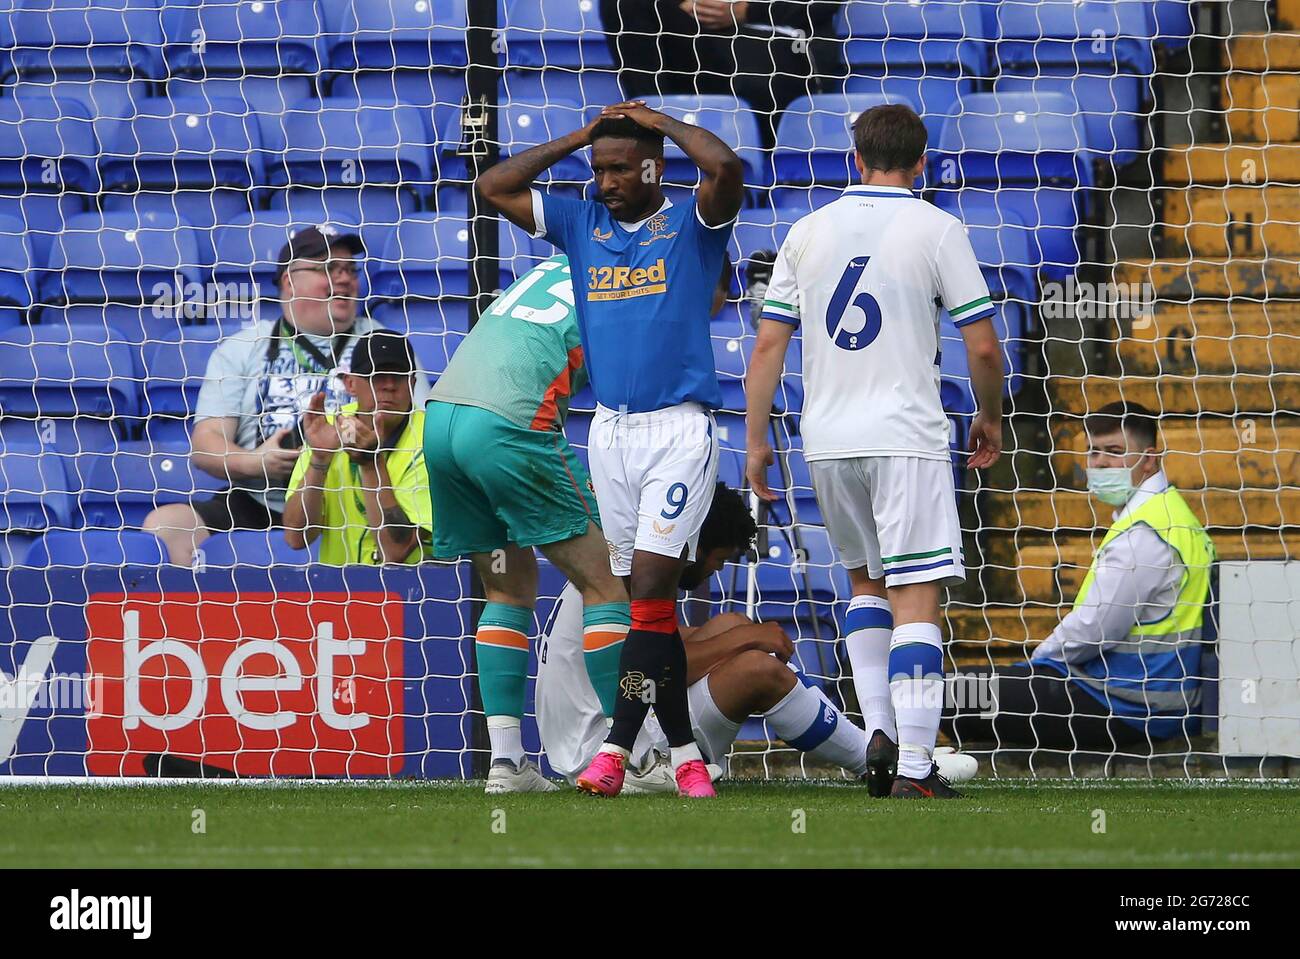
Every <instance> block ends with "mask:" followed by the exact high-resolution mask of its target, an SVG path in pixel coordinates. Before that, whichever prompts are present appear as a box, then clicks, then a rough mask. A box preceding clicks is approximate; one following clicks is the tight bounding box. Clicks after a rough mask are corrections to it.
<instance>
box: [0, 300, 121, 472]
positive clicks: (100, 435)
mask: <svg viewBox="0 0 1300 959" xmlns="http://www.w3.org/2000/svg"><path fill="white" fill-rule="evenodd" d="M0 356H4V357H5V361H4V363H3V364H0V411H3V415H0V440H4V441H5V442H9V443H12V442H18V443H35V444H38V445H41V446H44V447H46V448H47V449H48V450H49V451H50V453H51V455H53V456H57V457H61V458H65V459H66V460H67V477H68V482H69V483H70V484H72V485H71V487H70V488H72V489H79V488H80V483H81V481H82V480H84V478H85V475H86V471H87V469H88V466H87V464H84V463H82V462H81V461H80V457H81V455H82V454H85V453H88V452H98V451H100V450H103V449H109V448H112V447H113V445H114V444H115V443H117V442H119V441H120V440H122V439H124V438H125V437H126V436H127V435H129V433H130V431H131V430H132V429H134V428H135V427H136V426H137V425H138V419H137V417H138V415H139V405H140V399H139V390H140V383H139V374H138V372H137V371H136V359H135V357H134V356H133V351H132V349H131V347H129V346H127V345H126V344H124V343H120V342H105V336H104V329H103V328H102V327H93V326H92V327H68V326H57V325H56V326H41V325H37V326H31V327H19V328H16V329H12V330H9V331H7V332H6V333H4V334H0Z"/></svg>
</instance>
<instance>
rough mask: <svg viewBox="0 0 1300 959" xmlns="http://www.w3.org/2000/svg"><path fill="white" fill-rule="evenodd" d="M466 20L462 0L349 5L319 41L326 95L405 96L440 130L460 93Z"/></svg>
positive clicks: (393, 0) (384, 0) (404, 99)
mask: <svg viewBox="0 0 1300 959" xmlns="http://www.w3.org/2000/svg"><path fill="white" fill-rule="evenodd" d="M328 18H329V17H328V15H327V19H328ZM466 24H467V21H466V15H465V0H425V2H423V3H413V2H411V0H375V2H367V3H357V4H349V5H348V6H347V8H346V9H345V10H343V11H342V19H341V20H340V21H339V28H338V33H337V35H331V36H330V37H329V38H328V40H327V42H328V45H329V65H330V77H331V79H330V83H329V93H330V96H331V97H340V96H349V95H351V96H360V97H365V98H368V99H377V100H394V101H397V102H401V103H409V104H412V105H414V106H418V107H420V108H421V109H423V110H424V111H427V112H432V114H433V121H434V125H433V129H434V130H441V129H442V128H443V126H444V125H445V124H446V122H447V118H448V117H449V116H450V115H451V114H453V113H454V112H455V111H456V110H458V109H459V108H460V104H461V101H462V100H463V99H464V98H465V65H466V62H467V61H466V49H465V31H466Z"/></svg>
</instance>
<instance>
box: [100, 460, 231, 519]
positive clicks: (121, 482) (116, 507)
mask: <svg viewBox="0 0 1300 959" xmlns="http://www.w3.org/2000/svg"><path fill="white" fill-rule="evenodd" d="M93 459H94V463H93V465H92V466H91V467H90V471H89V475H88V476H87V477H86V481H85V485H84V487H83V488H82V490H81V497H80V501H81V517H82V522H83V524H84V525H85V526H86V527H88V528H92V529H122V528H128V529H130V528H137V527H139V526H141V525H142V524H143V523H144V518H145V517H146V516H148V515H149V513H151V512H152V511H153V510H154V509H155V508H156V507H158V506H162V505H164V504H166V503H185V502H189V501H190V500H192V499H206V498H207V497H208V496H210V495H211V494H213V493H216V492H218V491H219V490H223V489H225V488H226V485H227V484H225V483H223V482H221V481H219V480H217V479H215V478H214V477H212V476H209V475H208V474H207V473H205V472H203V471H202V470H200V469H198V468H197V467H195V466H194V465H193V464H192V463H191V462H190V445H189V443H170V444H167V445H155V444H153V443H150V442H147V441H146V442H134V443H120V444H118V446H117V448H116V449H114V450H112V451H111V452H108V453H104V454H101V455H98V456H95V457H94V458H93Z"/></svg>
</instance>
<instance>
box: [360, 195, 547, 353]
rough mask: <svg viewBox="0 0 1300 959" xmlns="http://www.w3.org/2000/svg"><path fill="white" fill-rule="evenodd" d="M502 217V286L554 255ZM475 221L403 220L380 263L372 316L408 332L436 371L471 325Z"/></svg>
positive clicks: (429, 216)
mask: <svg viewBox="0 0 1300 959" xmlns="http://www.w3.org/2000/svg"><path fill="white" fill-rule="evenodd" d="M499 222H500V226H499V229H500V236H499V239H498V243H499V245H500V250H501V273H500V275H499V279H498V282H499V284H500V286H501V287H502V288H504V287H506V286H508V285H509V284H510V283H512V282H514V278H515V276H517V275H522V274H523V273H524V272H525V271H526V270H528V269H529V268H531V267H532V266H533V265H535V264H536V263H537V262H539V261H540V260H542V259H544V258H545V257H546V256H549V255H550V252H549V251H542V250H541V249H540V248H539V246H538V245H537V244H536V243H535V242H534V241H533V240H532V239H531V238H530V237H529V236H528V235H527V234H525V233H524V232H523V231H521V230H519V229H517V228H516V227H514V226H512V225H511V224H509V223H506V222H505V221H504V220H502V221H499ZM469 229H470V227H469V223H468V221H466V220H464V219H462V218H461V217H456V216H442V215H433V214H426V215H422V216H414V217H410V218H408V219H406V220H404V221H402V223H401V225H400V226H399V227H398V229H397V230H396V231H394V232H393V233H392V234H391V236H390V238H389V241H388V243H387V245H386V246H385V248H384V251H383V254H382V256H381V257H380V258H379V261H380V262H379V263H377V264H376V266H375V296H376V297H377V298H378V299H377V302H376V303H375V305H374V307H373V309H372V311H371V315H372V316H374V318H375V320H376V321H377V322H379V323H381V324H382V325H384V326H386V327H388V328H389V329H393V330H399V331H401V332H404V333H406V334H408V335H409V336H410V338H411V345H412V347H413V348H414V349H415V354H416V358H417V359H418V360H419V361H420V368H421V369H422V370H423V371H424V372H425V373H427V374H429V375H430V376H435V377H436V376H438V375H440V374H441V373H442V371H443V370H444V369H446V366H447V362H448V361H449V360H450V359H451V355H452V353H454V352H455V349H456V346H457V345H458V344H459V343H460V341H461V339H463V338H464V335H465V333H466V332H468V330H469V314H470V309H469V306H470V304H469V296H468V294H469V270H470V262H469Z"/></svg>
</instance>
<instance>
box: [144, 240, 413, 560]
mask: <svg viewBox="0 0 1300 959" xmlns="http://www.w3.org/2000/svg"><path fill="white" fill-rule="evenodd" d="M363 252H364V248H363V246H362V243H361V239H360V237H357V236H355V235H353V234H340V233H339V232H338V231H336V230H333V229H332V228H330V227H308V228H306V229H303V230H299V231H298V232H297V233H295V234H293V235H292V236H291V237H290V238H289V241H288V242H287V243H286V244H285V245H284V248H283V249H282V250H281V251H280V258H279V269H278V270H277V272H276V285H277V287H278V289H279V292H280V300H281V303H282V305H283V308H284V316H283V318H282V319H278V320H273V321H272V320H264V321H262V322H259V323H257V324H256V325H255V326H253V327H251V328H249V329H246V330H241V331H240V332H238V333H236V334H234V335H233V336H230V337H228V338H227V339H225V340H224V341H222V343H221V344H220V345H219V346H218V347H217V349H216V350H215V351H214V352H213V354H212V356H211V358H210V359H209V360H208V368H207V372H206V375H205V378H204V381H203V386H202V388H201V390H200V391H199V400H198V407H197V410H196V412H195V424H194V431H193V434H192V437H191V446H192V454H191V455H192V456H193V461H194V465H195V466H197V467H198V468H199V469H201V470H203V471H204V472H205V473H210V474H211V475H213V476H215V477H217V478H218V479H221V480H227V481H228V482H229V483H230V489H229V490H228V491H226V492H224V493H220V494H218V495H217V496H215V497H213V498H212V499H210V500H206V501H196V502H193V503H173V504H169V505H167V506H160V507H158V508H157V509H155V510H154V511H153V512H152V513H150V514H149V515H148V516H147V517H145V521H144V529H145V531H146V532H150V533H153V534H154V535H156V536H158V537H159V538H160V539H162V540H163V542H164V543H166V544H167V550H168V553H169V555H170V557H171V560H172V562H173V563H178V564H181V565H184V566H188V565H190V563H191V562H192V560H193V557H194V552H195V550H197V549H198V548H199V546H200V545H201V544H202V543H203V542H204V540H206V539H207V538H208V537H209V536H211V535H212V534H213V533H219V532H227V531H229V530H239V529H254V530H264V529H273V528H279V527H280V526H281V525H282V515H283V513H284V490H285V486H286V485H287V483H288V481H289V476H290V474H291V473H292V472H293V467H294V464H295V463H296V462H297V461H298V453H299V450H300V448H301V446H302V436H301V432H300V427H299V418H300V416H301V414H302V411H303V410H304V409H306V407H307V404H308V403H309V402H310V400H311V398H312V397H313V396H314V395H315V394H317V393H319V392H324V393H325V394H326V396H327V397H328V399H327V407H328V408H331V409H332V408H334V407H336V406H338V405H341V404H342V403H344V402H347V395H346V391H345V390H344V388H343V384H342V382H341V378H340V376H339V375H338V372H339V371H340V370H341V371H346V370H347V369H348V363H349V360H350V358H351V355H352V350H353V348H354V347H355V345H356V342H357V340H358V339H359V338H360V337H361V336H362V335H363V334H366V333H369V332H370V331H371V330H373V329H375V328H376V327H377V326H378V324H377V323H375V322H374V320H372V319H371V318H370V317H368V316H361V317H358V316H357V305H358V302H359V297H358V290H359V283H358V279H357V265H356V261H355V257H356V256H358V255H359V254H362V253H363ZM427 395H428V383H427V382H426V381H425V379H424V377H423V376H420V377H419V378H418V380H417V383H416V395H415V402H416V404H418V406H423V404H424V401H425V399H426V398H427Z"/></svg>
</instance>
